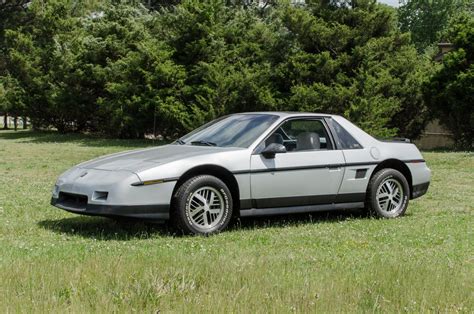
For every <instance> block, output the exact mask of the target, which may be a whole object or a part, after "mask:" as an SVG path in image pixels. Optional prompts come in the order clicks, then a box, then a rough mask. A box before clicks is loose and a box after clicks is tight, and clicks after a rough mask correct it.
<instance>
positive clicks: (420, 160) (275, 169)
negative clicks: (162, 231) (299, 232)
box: [132, 159, 425, 186]
mask: <svg viewBox="0 0 474 314" xmlns="http://www.w3.org/2000/svg"><path fill="white" fill-rule="evenodd" d="M402 161H403V162H404V163H423V162H425V160H424V159H409V160H402ZM379 163H380V162H378V161H373V162H352V163H345V164H327V165H314V166H301V167H284V168H278V169H277V168H267V169H254V170H237V171H232V173H233V174H234V175H239V174H250V173H265V172H283V171H299V170H311V169H324V168H341V167H358V166H373V165H378V164H379ZM178 180H179V177H172V178H164V179H157V180H151V181H160V182H159V183H165V182H174V181H178ZM156 184H158V183H156ZM132 185H133V186H142V185H144V184H143V182H136V183H133V184H132Z"/></svg>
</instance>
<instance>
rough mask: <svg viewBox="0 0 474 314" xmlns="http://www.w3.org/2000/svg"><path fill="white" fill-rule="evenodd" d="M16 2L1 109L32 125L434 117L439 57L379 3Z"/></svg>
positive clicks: (380, 122)
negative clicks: (259, 115)
mask: <svg viewBox="0 0 474 314" xmlns="http://www.w3.org/2000/svg"><path fill="white" fill-rule="evenodd" d="M20 2H21V1H20ZM8 12H9V13H11V14H10V15H9V17H10V19H9V20H8V21H7V20H4V25H3V28H2V30H1V32H0V39H1V40H2V44H1V45H0V49H1V50H2V57H1V60H0V106H2V105H3V106H4V107H5V108H3V111H7V112H9V113H10V114H13V115H18V116H23V115H27V116H28V117H29V118H30V119H31V121H32V123H33V125H34V126H35V127H37V128H46V127H55V128H57V129H58V130H59V131H61V132H69V131H91V132H102V133H105V134H108V135H111V136H119V137H142V136H144V134H146V133H151V132H154V131H155V132H157V133H160V134H163V135H169V136H173V135H175V134H180V133H183V132H186V131H188V130H190V129H192V128H194V127H196V126H198V125H200V124H202V123H204V122H205V121H208V120H210V119H213V118H215V117H217V116H220V115H224V114H228V113H233V112H241V111H257V110H296V111H320V112H331V113H336V114H342V115H345V116H346V117H348V118H349V119H351V120H353V121H354V122H355V123H357V124H359V125H360V126H361V127H363V128H364V129H366V130H367V131H369V132H370V133H372V134H374V135H376V136H394V135H399V136H406V137H410V138H415V137H417V136H418V135H419V134H420V132H421V131H422V130H423V128H424V127H425V125H426V122H427V121H428V120H429V119H430V118H431V115H430V114H431V113H430V110H428V109H429V108H428V107H427V104H429V102H427V101H426V99H425V98H426V97H424V95H423V88H424V86H427V84H428V83H429V79H430V77H431V76H432V75H435V73H436V70H437V69H436V66H434V65H433V62H432V61H431V58H430V56H429V55H428V54H425V53H422V52H419V51H417V47H418V46H416V45H414V44H413V41H412V37H411V36H410V34H409V33H406V32H402V31H401V30H400V28H399V27H398V25H399V24H398V18H397V12H396V10H395V9H393V8H390V7H388V6H385V5H380V4H378V3H376V1H374V0H359V1H348V0H321V1H307V4H306V5H304V6H299V5H291V4H289V2H284V1H281V2H277V1H271V5H268V6H266V5H265V6H262V5H252V4H250V3H249V1H218V0H214V1H205V2H201V1H199V2H198V1H192V0H183V1H142V2H140V1H128V2H127V3H124V2H119V1H111V2H101V1H78V0H76V1H73V0H51V1H41V0H38V1H32V2H30V3H28V5H27V6H25V5H24V3H19V6H16V7H15V8H9V11H8ZM1 14H3V13H2V9H1V7H0V15H1ZM13 16H14V17H15V18H11V17H13ZM425 89H427V88H425ZM0 111H2V109H1V108H0Z"/></svg>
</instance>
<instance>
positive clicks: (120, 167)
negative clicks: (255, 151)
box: [78, 145, 241, 173]
mask: <svg viewBox="0 0 474 314" xmlns="http://www.w3.org/2000/svg"><path fill="white" fill-rule="evenodd" d="M240 149H241V148H228V147H208V146H192V145H165V146H160V147H153V148H147V149H141V150H132V151H126V152H121V153H116V154H112V155H107V156H103V157H99V158H96V159H93V160H90V161H86V162H84V163H81V164H79V165H78V167H79V168H83V169H98V170H109V171H131V172H135V173H136V172H140V171H144V170H147V169H150V168H153V167H156V166H158V165H160V164H165V163H168V162H172V161H176V160H179V159H184V158H189V157H195V156H202V155H207V154H215V153H219V152H224V151H227V152H228V151H231V150H240Z"/></svg>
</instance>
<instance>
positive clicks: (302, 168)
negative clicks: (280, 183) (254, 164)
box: [232, 159, 425, 175]
mask: <svg viewBox="0 0 474 314" xmlns="http://www.w3.org/2000/svg"><path fill="white" fill-rule="evenodd" d="M403 162H404V163H421V162H425V160H424V159H411V160H403ZM378 164H380V162H378V161H373V162H352V163H346V164H327V165H314V166H301V167H284V168H266V169H254V170H238V171H233V172H232V173H233V174H236V175H238V174H249V173H264V172H281V171H299V170H311V169H324V168H340V167H359V166H373V165H378Z"/></svg>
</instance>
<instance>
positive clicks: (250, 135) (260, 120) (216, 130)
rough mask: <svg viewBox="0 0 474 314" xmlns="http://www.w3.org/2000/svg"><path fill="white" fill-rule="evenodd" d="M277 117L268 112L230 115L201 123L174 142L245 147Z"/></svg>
mask: <svg viewBox="0 0 474 314" xmlns="http://www.w3.org/2000/svg"><path fill="white" fill-rule="evenodd" d="M277 119H278V116H276V115H270V114H235V115H230V116H226V117H223V118H220V119H217V120H214V121H211V122H209V123H208V124H205V125H203V126H202V127H200V128H198V129H196V130H194V131H193V132H191V133H189V134H187V135H185V136H183V137H182V138H180V139H179V140H178V141H176V143H178V144H189V145H203V146H218V147H242V148H247V147H249V146H250V145H251V144H252V143H253V142H254V141H255V140H256V139H257V138H258V137H259V136H260V135H262V133H263V132H264V131H265V130H266V129H268V128H269V127H270V126H271V125H272V124H273V122H275V121H276V120H277Z"/></svg>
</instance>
